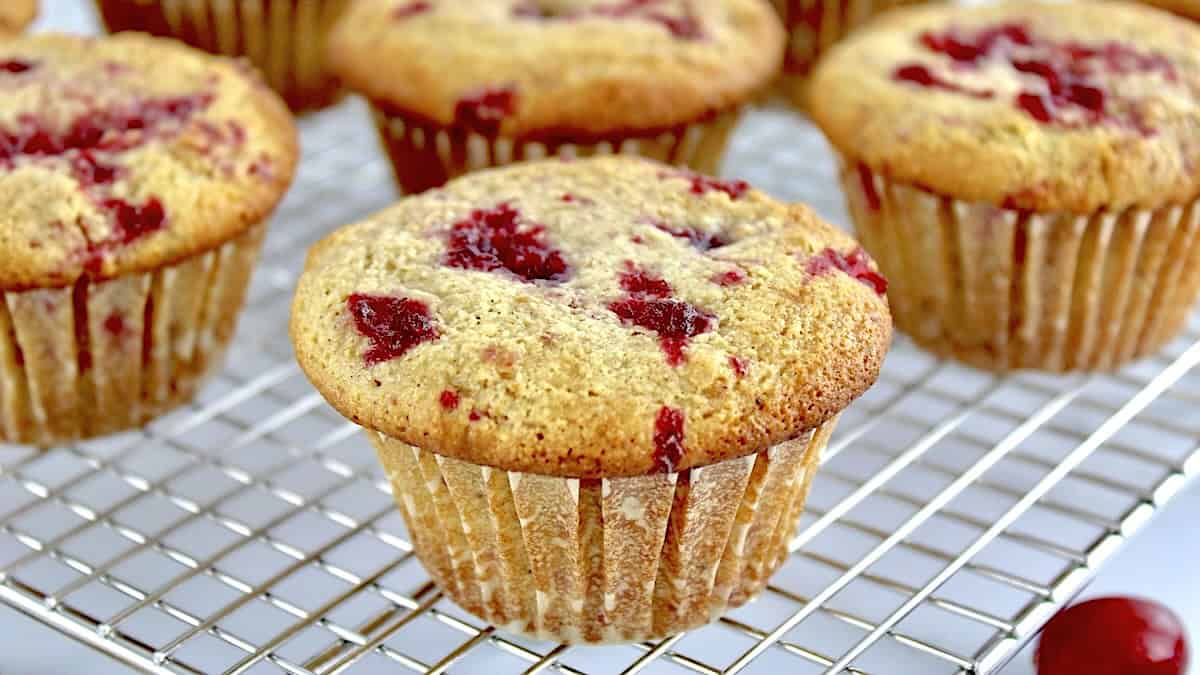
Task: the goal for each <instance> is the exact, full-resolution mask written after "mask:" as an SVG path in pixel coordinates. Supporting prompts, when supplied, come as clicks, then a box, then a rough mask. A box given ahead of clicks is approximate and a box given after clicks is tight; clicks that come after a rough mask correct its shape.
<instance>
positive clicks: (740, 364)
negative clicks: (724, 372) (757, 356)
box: [729, 356, 750, 380]
mask: <svg viewBox="0 0 1200 675" xmlns="http://www.w3.org/2000/svg"><path fill="white" fill-rule="evenodd" d="M729 367H730V368H733V372H734V374H736V375H737V376H738V379H739V380H740V379H742V378H743V377H745V376H746V371H747V370H748V369H749V368H750V362H749V361H747V360H746V359H743V358H742V357H740V356H731V357H729Z"/></svg>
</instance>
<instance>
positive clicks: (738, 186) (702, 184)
mask: <svg viewBox="0 0 1200 675" xmlns="http://www.w3.org/2000/svg"><path fill="white" fill-rule="evenodd" d="M671 175H672V174H665V176H671ZM683 177H684V178H687V179H688V180H690V181H691V182H692V194H694V195H704V194H707V193H709V192H724V193H725V194H727V195H729V198H730V199H732V200H735V201H736V200H738V199H740V198H741V197H742V196H743V195H745V194H746V193H747V192H749V191H750V184H749V183H747V182H746V181H744V180H720V179H718V178H713V177H711V176H704V175H701V174H698V173H691V172H685V173H683Z"/></svg>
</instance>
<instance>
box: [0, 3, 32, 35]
mask: <svg viewBox="0 0 1200 675" xmlns="http://www.w3.org/2000/svg"><path fill="white" fill-rule="evenodd" d="M35 16H37V0H5V2H3V3H0V35H3V34H4V33H19V32H21V31H22V30H24V28H25V27H26V26H28V25H29V24H30V22H32V21H33V18H34V17H35Z"/></svg>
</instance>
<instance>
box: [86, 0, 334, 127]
mask: <svg viewBox="0 0 1200 675" xmlns="http://www.w3.org/2000/svg"><path fill="white" fill-rule="evenodd" d="M348 2H349V0H96V4H97V6H98V7H99V9H100V16H101V18H102V19H103V20H104V24H105V25H106V26H107V27H108V30H110V31H112V32H114V33H115V32H118V31H141V32H144V33H150V34H151V35H160V36H165V37H173V38H176V39H178V40H181V41H183V42H185V43H187V44H189V45H191V46H193V47H196V48H198V49H203V50H205V51H207V52H211V53H213V54H224V55H227V56H240V57H245V58H246V59H248V60H249V61H250V62H251V63H253V64H254V65H255V66H256V67H257V68H258V69H259V70H261V71H262V73H263V75H264V77H265V78H266V80H267V82H268V83H269V84H270V85H271V87H272V88H273V89H275V90H276V91H278V92H279V93H280V95H281V96H283V98H284V100H285V101H287V103H288V105H289V106H291V108H292V109H293V110H310V109H315V108H321V107H324V106H326V105H329V104H331V103H334V102H336V101H337V100H338V99H339V98H340V97H341V95H342V88H341V85H340V84H339V83H338V81H337V79H336V78H335V77H334V76H333V75H332V74H331V73H330V72H329V71H328V70H327V69H326V67H325V37H326V35H327V34H328V31H329V29H330V28H332V26H333V23H334V22H335V21H336V20H337V18H338V17H339V16H340V15H341V13H342V10H343V9H344V8H345V7H346V5H347V3H348Z"/></svg>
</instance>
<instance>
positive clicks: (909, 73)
mask: <svg viewBox="0 0 1200 675" xmlns="http://www.w3.org/2000/svg"><path fill="white" fill-rule="evenodd" d="M892 79H893V80H896V81H898V82H911V83H913V84H915V85H918V86H921V87H926V88H929V89H941V90H943V91H952V92H954V93H956V94H963V95H964V96H970V97H971V98H981V99H983V98H991V97H993V96H995V95H996V93H995V92H993V91H991V90H990V89H984V90H979V91H977V90H974V89H967V88H966V87H960V86H959V85H957V84H954V83H953V82H951V81H949V80H944V79H942V78H940V77H938V76H937V75H934V73H933V71H932V70H930V69H929V68H927V67H925V66H922V65H919V64H909V65H904V66H900V67H898V68H896V70H894V71H892Z"/></svg>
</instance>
